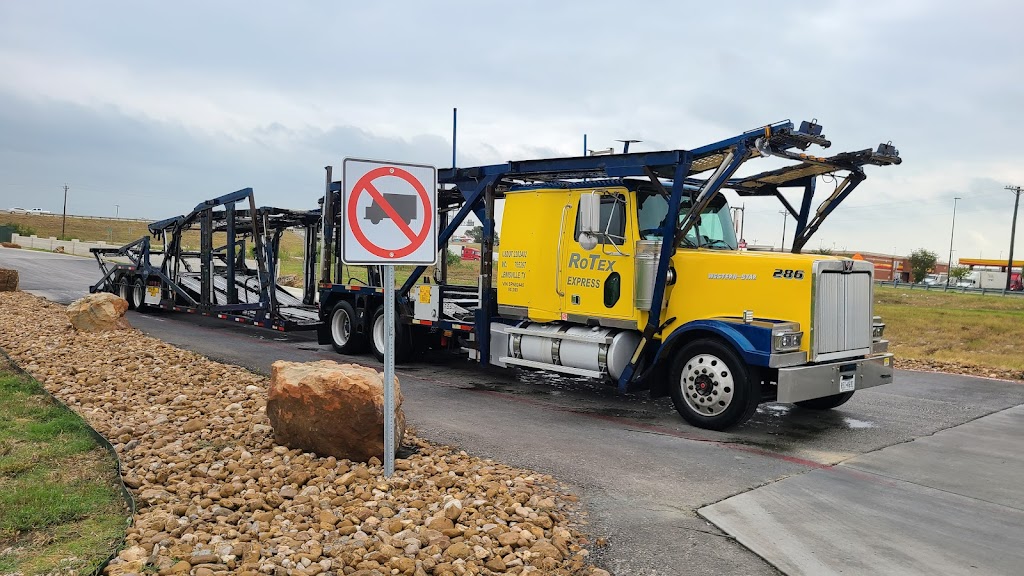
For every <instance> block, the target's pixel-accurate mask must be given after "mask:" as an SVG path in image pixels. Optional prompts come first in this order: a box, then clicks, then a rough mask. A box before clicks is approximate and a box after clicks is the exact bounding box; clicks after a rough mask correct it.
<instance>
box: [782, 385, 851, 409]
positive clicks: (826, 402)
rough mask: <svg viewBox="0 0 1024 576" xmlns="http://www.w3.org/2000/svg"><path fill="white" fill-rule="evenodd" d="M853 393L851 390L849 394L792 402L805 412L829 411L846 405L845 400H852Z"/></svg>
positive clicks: (843, 393)
mask: <svg viewBox="0 0 1024 576" xmlns="http://www.w3.org/2000/svg"><path fill="white" fill-rule="evenodd" d="M853 392H854V391H853V390H851V391H850V392H842V393H840V394H833V395H831V396H823V397H821V398H812V399H811V400H801V401H799V402H794V403H793V404H796V405H797V406H799V407H801V408H804V409H807V410H831V409H833V408H836V407H839V406H842V405H843V404H846V401H847V400H849V399H850V398H853Z"/></svg>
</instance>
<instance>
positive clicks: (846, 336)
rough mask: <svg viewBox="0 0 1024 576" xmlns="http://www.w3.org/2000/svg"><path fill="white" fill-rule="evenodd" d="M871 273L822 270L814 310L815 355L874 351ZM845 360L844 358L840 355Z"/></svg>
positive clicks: (856, 353)
mask: <svg viewBox="0 0 1024 576" xmlns="http://www.w3.org/2000/svg"><path fill="white" fill-rule="evenodd" d="M871 276H872V274H871V271H869V270H864V271H861V270H857V271H853V272H848V273H842V272H834V271H831V270H821V271H820V273H819V274H818V277H817V294H816V295H815V308H814V354H815V356H818V355H822V354H837V353H840V352H851V354H850V356H854V355H859V354H864V353H866V349H867V350H869V349H870V348H871V313H872V309H871V304H872V303H871ZM837 357H841V355H837Z"/></svg>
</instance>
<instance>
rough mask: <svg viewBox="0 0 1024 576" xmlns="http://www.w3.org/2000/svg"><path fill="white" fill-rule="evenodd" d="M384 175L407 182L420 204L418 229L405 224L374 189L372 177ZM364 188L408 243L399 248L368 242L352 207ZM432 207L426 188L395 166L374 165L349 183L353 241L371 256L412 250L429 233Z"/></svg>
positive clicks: (405, 253) (398, 255) (391, 255)
mask: <svg viewBox="0 0 1024 576" xmlns="http://www.w3.org/2000/svg"><path fill="white" fill-rule="evenodd" d="M384 177H395V178H400V179H402V180H404V181H405V182H407V183H408V184H409V185H410V186H412V187H413V189H415V190H416V193H417V194H418V195H419V198H420V202H422V204H423V218H422V220H423V223H422V225H421V226H420V230H419V232H414V231H413V229H412V228H410V227H409V225H408V224H406V222H405V220H404V219H402V217H401V216H400V215H399V214H398V211H397V210H395V208H394V206H392V205H391V203H390V202H388V201H387V199H386V198H384V195H383V194H381V193H380V191H379V190H377V188H376V186H374V181H375V180H377V179H378V178H384ZM363 192H366V193H368V194H369V195H370V197H371V198H373V201H374V202H375V203H376V204H377V205H378V206H380V208H381V209H382V210H383V211H384V213H385V214H387V215H388V218H390V219H391V221H392V222H394V223H395V225H397V226H398V228H399V230H401V231H402V234H404V235H405V236H406V238H408V239H409V244H408V245H406V246H404V247H401V248H382V247H380V246H377V245H376V244H374V243H373V242H371V241H370V240H369V239H368V238H367V237H366V234H365V233H364V232H363V229H362V226H361V225H360V224H359V217H358V213H357V210H356V205H357V204H358V203H359V198H360V196H362V193H363ZM432 212H433V210H432V207H431V205H430V197H429V196H428V195H427V191H426V189H424V188H423V185H422V184H420V181H419V180H417V179H416V178H415V177H414V176H413V175H412V174H410V173H408V172H406V171H405V170H402V169H401V168H398V167H397V166H381V167H379V168H374V169H373V170H370V171H369V172H367V173H366V174H364V175H363V177H362V178H360V179H359V180H358V181H357V182H356V184H355V186H353V187H352V193H351V195H350V196H349V199H348V209H347V213H348V222H349V224H351V226H352V235H353V236H355V238H356V241H357V242H359V245H360V246H362V247H363V248H365V249H366V250H367V251H368V252H370V253H371V254H373V255H374V256H378V257H380V258H402V257H404V256H408V255H409V254H412V253H413V252H415V251H416V250H417V249H418V248H420V247H421V246H422V245H423V241H424V240H426V238H427V235H428V234H429V233H430V222H431V220H432V219H433V213H432Z"/></svg>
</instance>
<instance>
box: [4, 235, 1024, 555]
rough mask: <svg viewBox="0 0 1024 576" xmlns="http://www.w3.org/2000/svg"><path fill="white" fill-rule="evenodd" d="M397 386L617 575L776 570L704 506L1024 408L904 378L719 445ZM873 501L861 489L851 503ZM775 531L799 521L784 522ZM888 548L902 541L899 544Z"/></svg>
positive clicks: (496, 397)
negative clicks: (538, 500) (544, 503)
mask: <svg viewBox="0 0 1024 576" xmlns="http://www.w3.org/2000/svg"><path fill="white" fill-rule="evenodd" d="M15 252H17V251H15V250H7V249H2V248H0V266H4V267H16V268H18V269H20V270H22V288H23V289H25V290H28V291H32V292H34V293H36V294H39V295H42V296H45V297H47V298H51V299H54V300H58V301H64V302H67V301H69V299H71V298H74V297H75V296H76V294H75V289H76V287H78V292H77V294H81V293H82V292H84V286H86V285H87V284H88V283H89V282H91V281H93V279H94V278H95V277H96V274H95V272H94V273H93V274H91V275H90V274H89V273H88V271H87V266H86V265H85V264H83V263H88V265H93V266H94V264H92V263H91V262H88V261H87V260H84V259H77V258H74V259H69V257H58V256H52V255H46V254H41V253H23V252H18V253H16V254H14V253H15ZM37 254H38V256H36V255H37ZM43 279H45V281H44V280H43ZM53 284H56V285H58V286H59V288H56V289H52V288H50V287H49V286H51V285H53ZM130 321H131V322H132V324H133V325H134V326H136V327H138V328H139V329H141V330H143V331H144V332H146V333H148V334H151V335H153V336H156V337H158V338H161V339H163V340H165V341H167V342H170V343H172V344H175V345H178V346H181V347H183V348H188V349H191V350H195V351H197V352H199V353H202V354H204V355H206V356H209V357H211V358H214V359H216V360H220V361H224V362H230V363H234V364H238V365H242V366H245V367H248V368H250V369H252V370H255V371H258V372H263V373H266V372H268V371H269V365H270V364H271V363H272V362H273V361H274V360H277V359H289V360H298V361H307V360H315V359H325V358H327V359H335V360H339V361H352V362H359V363H362V364H366V365H376V363H375V362H374V361H373V359H372V358H371V357H341V356H338V355H337V354H335V353H334V352H333V351H332V350H331V349H330V347H328V346H318V345H317V344H316V341H315V336H314V335H313V334H302V333H297V334H279V333H274V332H270V331H266V330H260V329H256V328H247V327H243V326H237V325H233V324H230V323H224V322H218V321H215V320H210V319H206V318H197V317H194V316H183V315H175V314H164V313H158V314H149V315H141V314H135V313H131V314H130ZM398 374H399V377H400V380H401V383H402V391H403V393H404V394H405V397H406V404H405V409H406V415H407V417H408V420H409V423H410V425H411V426H412V427H414V428H415V429H416V430H417V431H418V433H419V434H420V435H421V436H423V437H425V438H428V439H430V440H433V441H436V442H441V443H447V444H453V445H457V446H459V447H461V448H462V449H465V450H466V451H468V452H471V453H473V454H476V455H480V456H486V457H491V458H495V459H496V460H500V461H503V462H507V463H509V464H514V465H520V466H524V467H529V468H532V469H535V470H539V471H541V472H545V473H550V474H552V475H554V476H555V477H557V478H559V479H560V480H562V481H563V482H566V483H567V484H569V485H571V486H572V487H573V488H574V490H575V491H576V492H577V493H578V494H579V495H580V496H581V497H582V499H583V502H584V503H585V505H586V507H587V509H588V510H589V512H590V520H591V525H590V526H589V527H588V528H587V529H588V530H589V532H591V534H593V535H594V536H595V537H596V536H605V537H607V538H608V540H609V544H610V545H609V546H608V547H607V548H604V549H598V550H596V551H595V553H596V559H597V561H598V562H599V563H601V564H602V565H603V566H605V567H607V568H608V569H610V570H612V571H613V572H615V573H616V574H651V575H654V574H681V573H695V574H778V571H777V570H776V569H775V568H774V567H772V565H771V564H769V563H768V562H765V561H764V560H762V558H761V557H759V556H758V555H757V554H754V553H752V552H751V551H750V550H748V549H747V548H745V547H744V546H742V545H740V544H738V543H737V542H736V540H735V539H734V538H733V537H731V536H730V535H729V534H726V533H724V532H722V531H721V530H719V529H718V528H717V527H716V526H715V525H713V524H711V523H710V522H708V521H707V520H705V519H704V518H702V517H701V516H700V515H698V514H697V512H696V511H697V509H699V508H702V507H705V506H708V505H712V504H715V503H718V502H721V501H723V500H727V499H728V498H730V497H732V496H735V495H739V494H743V493H746V492H748V491H750V490H753V489H756V488H758V487H761V486H766V485H772V484H775V483H777V482H778V481H780V480H784V479H786V478H793V477H800V476H807V475H808V473H814V472H815V471H821V470H825V469H832V466H833V465H834V464H838V463H840V462H843V461H845V460H848V459H850V458H854V457H857V456H859V455H862V454H867V453H871V452H874V451H876V450H879V449H882V448H885V447H888V446H894V445H898V444H902V443H904V442H910V441H913V440H915V439H917V438H922V437H927V436H930V435H932V434H934V433H936V432H938V431H940V430H944V429H948V428H951V427H954V426H957V425H960V424H963V423H965V422H970V421H972V420H975V419H977V418H980V417H982V416H985V415H987V414H991V413H994V412H997V411H1000V410H1003V409H1006V408H1010V407H1013V406H1017V405H1019V404H1024V387H1022V386H1018V385H1014V384H1010V383H1005V382H998V381H992V380H982V379H972V378H965V377H960V376H951V375H935V374H925V373H917V372H906V371H899V372H898V373H897V378H896V383H894V384H892V385H889V386H883V387H879V388H874V389H871V390H866V391H863V392H859V393H858V394H857V396H856V397H855V398H854V399H853V400H851V401H850V402H849V403H848V404H846V405H844V406H843V407H842V408H841V409H839V410H835V411H833V412H831V413H825V414H822V413H813V412H807V411H802V410H799V409H793V408H791V407H789V406H785V405H776V404H770V405H765V406H762V407H761V408H760V409H759V411H758V413H757V415H755V417H754V418H753V419H752V420H751V421H750V422H748V423H747V424H745V425H744V426H742V427H740V428H738V429H737V430H734V431H732V432H730V433H715V432H709V431H705V430H699V429H696V428H693V427H690V426H688V425H686V424H685V423H683V422H682V420H681V419H680V418H679V417H678V415H677V414H676V413H675V411H674V409H673V408H672V406H671V403H670V402H669V401H667V400H665V399H657V400H652V399H650V398H646V397H645V396H643V395H642V394H636V395H628V396H617V395H616V394H614V392H613V391H611V390H608V389H606V388H604V387H601V386H598V385H594V384H590V383H587V382H583V381H579V380H574V379H570V378H564V377H561V376H548V375H543V374H539V373H526V372H522V373H520V372H508V371H498V370H483V369H480V368H478V367H476V366H474V365H470V364H468V363H466V362H465V361H462V360H460V359H455V358H444V357H441V358H438V357H434V358H432V359H431V364H426V363H416V364H412V365H409V366H404V367H400V369H399V370H398ZM876 489H877V486H875V485H874V484H873V483H871V482H861V483H854V486H853V487H852V488H851V489H850V490H849V492H848V494H849V495H850V496H851V497H853V498H856V497H857V495H858V494H867V493H869V492H871V491H873V490H876ZM965 513H966V512H965ZM775 519H776V520H777V521H779V522H782V523H783V525H786V524H790V525H799V524H800V523H801V522H802V521H803V518H802V517H800V516H799V515H795V514H789V515H787V514H786V512H785V510H783V511H782V512H781V513H780V514H779V515H778V516H776V518H775ZM838 521H841V520H838ZM952 521H955V518H954V519H952ZM888 536H889V537H890V538H891V541H892V542H896V541H898V539H899V538H901V537H906V536H907V534H891V535H888ZM1009 544H1013V543H1012V542H1010V543H1009ZM897 545H898V544H894V546H897ZM1014 545H1015V544H1014ZM877 553H878V554H883V555H884V554H885V550H880V551H877Z"/></svg>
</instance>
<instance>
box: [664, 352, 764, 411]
mask: <svg viewBox="0 0 1024 576" xmlns="http://www.w3.org/2000/svg"><path fill="white" fill-rule="evenodd" d="M669 391H670V392H671V394H672V403H673V404H674V405H675V407H676V411H677V412H679V415H680V416H682V417H683V419H684V420H686V421H687V422H689V423H690V424H692V425H694V426H696V427H698V428H706V429H708V430H725V429H726V428H731V427H733V426H737V425H739V424H742V423H744V422H746V421H747V420H749V419H750V417H751V416H753V415H754V412H755V411H756V410H757V405H758V404H759V403H760V401H761V387H760V382H757V381H755V380H754V379H752V378H750V374H749V373H748V371H747V366H746V364H744V363H743V361H742V360H741V359H740V358H739V356H737V355H736V352H734V351H733V349H732V348H731V347H730V346H728V345H727V344H725V343H723V342H721V341H718V340H697V341H694V342H691V343H689V344H687V345H685V346H683V348H682V350H680V351H679V353H678V356H677V357H676V361H675V363H674V364H673V366H672V371H671V380H670V381H669Z"/></svg>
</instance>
